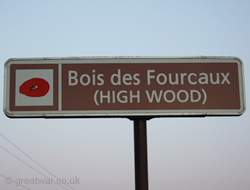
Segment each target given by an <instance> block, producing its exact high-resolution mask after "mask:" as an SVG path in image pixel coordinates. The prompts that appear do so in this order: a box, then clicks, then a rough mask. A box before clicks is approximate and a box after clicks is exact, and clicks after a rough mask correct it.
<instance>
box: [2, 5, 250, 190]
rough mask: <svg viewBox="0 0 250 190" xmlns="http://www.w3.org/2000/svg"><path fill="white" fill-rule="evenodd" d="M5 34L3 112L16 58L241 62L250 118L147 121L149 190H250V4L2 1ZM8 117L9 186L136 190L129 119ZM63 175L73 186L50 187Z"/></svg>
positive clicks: (12, 189) (5, 170) (5, 181)
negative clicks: (7, 74)
mask: <svg viewBox="0 0 250 190" xmlns="http://www.w3.org/2000/svg"><path fill="white" fill-rule="evenodd" d="M0 27H1V30H0V63H1V67H0V71H1V74H0V76H1V82H0V89H2V93H0V99H2V101H0V107H2V108H3V89H4V85H3V84H4V63H5V62H6V61H7V60H8V59H9V58H33V57H34V58H37V57H72V56H236V57H239V58H241V60H242V61H243V63H244V74H245V89H246V102H247V110H246V112H245V113H244V114H243V115H242V116H239V117H226V116H224V117H205V118H195V117H192V118H188V117H186V118H155V119H152V120H150V121H148V122H147V130H148V131H147V132H148V169H149V189H150V190H154V189H156V190H161V189H162V190H165V189H166V190H249V189H250V180H249V179H250V151H249V149H250V112H249V110H248V107H249V103H248V102H249V101H248V100H249V99H250V96H249V94H250V91H249V89H250V83H249V80H250V75H249V73H250V56H249V49H250V36H249V34H250V1H248V0H237V1H236V0H231V1H226V0H216V1H215V0H211V1H199V2H198V1H193V0H191V1H181V0H180V1H179V0H178V1H167V0H165V1H163V0H154V1H149V0H146V1H145V0H144V1H140V0H138V1H131V0H128V1H114V0H107V1H98V0H91V1H90V0H85V1H80V0H78V1H66V0H63V1H58V0H55V1H47V0H44V1H39V2H35V1H17V0H9V1H4V0H0ZM0 120H1V122H0V123H1V124H0V189H4V190H19V189H20V190H21V189H32V190H43V189H48V190H57V189H58V190H60V189H62V190H63V189H75V190H78V189H86V190H99V189H100V190H117V189H119V190H129V189H135V187H134V183H135V180H134V139H133V122H132V121H130V120H129V119H124V118H123V119H120V118H106V119H105V118H103V119H100V118H91V119H86V118H78V119H72V118H71V119H10V118H7V117H6V116H5V115H4V113H3V111H2V112H0ZM55 176H56V177H57V178H58V179H61V180H64V181H65V180H66V182H67V183H69V186H65V185H62V186H59V185H55V184H49V182H48V181H47V184H45V181H44V183H43V184H41V183H42V182H41V180H44V179H46V178H50V179H53V180H55ZM10 179H12V180H13V182H12V183H10V181H9V180H10ZM36 180H40V184H38V183H39V182H38V181H36ZM14 181H15V182H14ZM32 182H33V184H32ZM9 183H10V184H9ZM70 183H74V184H70Z"/></svg>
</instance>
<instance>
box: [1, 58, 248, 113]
mask: <svg viewBox="0 0 250 190" xmlns="http://www.w3.org/2000/svg"><path fill="white" fill-rule="evenodd" d="M152 62H153V63H184V62H185V63H188V62H190V63H208V62H209V63H213V62H216V63H223V62H226V63H230V62H232V63H235V62H237V64H238V76H239V88H240V89H239V92H240V105H241V107H240V109H209V110H200V109H199V110H195V109H191V110H187V109H185V110H102V111H88V110H86V111H62V110H61V85H62V84H61V80H60V77H61V65H62V64H84V63H88V64H89V63H93V64H95V63H117V64H120V63H121V64H122V63H152ZM12 64H58V65H59V70H58V78H59V79H58V83H59V84H58V91H59V92H58V101H59V102H58V109H59V111H10V110H9V107H10V105H9V101H10V100H9V98H10V65H12ZM3 109H4V113H5V115H6V116H8V117H17V118H18V117H25V118H31V117H42V118H48V117H56V118H58V117H71V118H73V117H76V118H77V117H143V116H145V117H170V116H239V115H242V114H243V113H244V112H245V110H246V99H245V84H244V70H243V62H242V60H241V59H240V58H238V57H223V56H209V57H207V56H198V57H61V58H11V59H9V60H7V61H6V63H5V71H4V108H3Z"/></svg>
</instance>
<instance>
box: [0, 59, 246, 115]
mask: <svg viewBox="0 0 250 190" xmlns="http://www.w3.org/2000/svg"><path fill="white" fill-rule="evenodd" d="M4 77H5V92H4V112H5V114H6V115H7V116H8V117H133V116H148V117H163V116H185V115H189V116H208V115H241V114H242V113H243V112H244V111H245V92H244V80H243V63H242V61H241V60H240V59H239V58H236V57H176V58H175V57H81V58H37V59H9V60H8V61H7V62H6V63H5V76H4Z"/></svg>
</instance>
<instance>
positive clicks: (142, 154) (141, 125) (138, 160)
mask: <svg viewBox="0 0 250 190" xmlns="http://www.w3.org/2000/svg"><path fill="white" fill-rule="evenodd" d="M146 124H147V120H146V119H134V144H135V189H136V190H148V155H147V126H146Z"/></svg>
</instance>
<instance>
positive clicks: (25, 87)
mask: <svg viewBox="0 0 250 190" xmlns="http://www.w3.org/2000/svg"><path fill="white" fill-rule="evenodd" d="M49 87H50V86H49V83H48V82H47V81H46V80H44V79H42V78H32V79H29V80H27V81H25V82H24V83H23V84H22V85H21V86H20V87H19V92H20V93H21V94H23V95H25V96H29V97H42V96H45V95H46V94H47V93H48V91H49Z"/></svg>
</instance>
